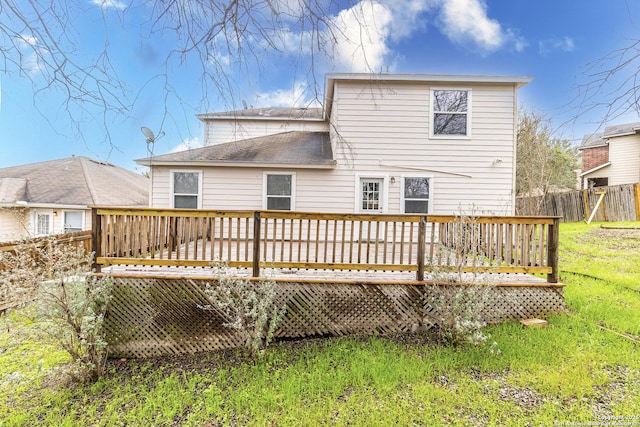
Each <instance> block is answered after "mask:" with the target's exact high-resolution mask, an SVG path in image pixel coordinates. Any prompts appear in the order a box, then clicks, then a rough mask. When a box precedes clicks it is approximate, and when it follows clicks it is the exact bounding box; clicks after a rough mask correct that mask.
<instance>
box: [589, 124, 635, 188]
mask: <svg viewBox="0 0 640 427" xmlns="http://www.w3.org/2000/svg"><path fill="white" fill-rule="evenodd" d="M580 151H581V153H582V173H581V174H580V177H581V178H582V188H591V187H604V186H608V185H621V184H635V183H637V182H640V123H628V124H624V125H617V126H609V127H607V128H605V130H604V132H602V133H596V134H591V135H586V136H585V137H584V138H583V140H582V146H581V147H580Z"/></svg>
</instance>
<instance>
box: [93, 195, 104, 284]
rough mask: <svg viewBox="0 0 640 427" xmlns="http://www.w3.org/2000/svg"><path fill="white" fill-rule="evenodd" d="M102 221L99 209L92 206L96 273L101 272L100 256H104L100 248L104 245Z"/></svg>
mask: <svg viewBox="0 0 640 427" xmlns="http://www.w3.org/2000/svg"><path fill="white" fill-rule="evenodd" d="M101 239H102V221H101V218H100V216H98V209H97V208H96V207H92V208H91V252H93V265H92V266H91V269H92V270H93V271H94V272H95V273H100V270H101V267H102V266H101V265H100V264H98V261H97V260H98V257H100V256H102V253H100V249H101V247H102V241H101Z"/></svg>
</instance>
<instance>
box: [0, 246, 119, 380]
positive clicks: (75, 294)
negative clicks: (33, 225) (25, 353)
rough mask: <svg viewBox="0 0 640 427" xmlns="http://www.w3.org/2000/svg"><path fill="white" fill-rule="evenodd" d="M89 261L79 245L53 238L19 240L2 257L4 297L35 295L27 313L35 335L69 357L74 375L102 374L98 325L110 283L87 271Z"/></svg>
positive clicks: (102, 347) (102, 348)
mask: <svg viewBox="0 0 640 427" xmlns="http://www.w3.org/2000/svg"><path fill="white" fill-rule="evenodd" d="M92 261H93V254H86V253H85V251H84V249H83V248H81V247H77V248H76V247H73V246H69V245H63V244H58V243H57V242H56V240H55V239H53V238H52V239H46V240H45V241H43V242H39V243H37V244H35V243H32V244H23V245H18V246H16V248H15V249H14V251H12V252H6V253H3V254H2V259H0V263H1V264H3V265H5V266H7V267H8V268H7V269H6V271H5V272H3V274H2V275H1V279H0V287H1V289H2V292H3V297H4V295H5V294H6V295H8V296H9V297H10V298H14V299H15V298H16V295H17V296H19V297H21V298H25V296H28V297H29V298H31V299H33V298H35V304H33V305H32V306H30V307H29V310H28V312H29V314H30V315H31V316H32V317H33V320H34V322H35V324H36V325H37V326H38V331H39V332H40V334H39V336H40V337H41V338H42V339H48V340H53V344H54V345H56V346H58V347H60V348H61V349H62V350H64V351H66V352H67V353H68V354H69V355H70V356H71V360H72V362H71V365H70V368H71V369H70V371H69V372H70V374H71V375H72V377H73V378H74V379H85V378H86V379H91V380H94V379H97V378H98V377H100V376H102V375H103V374H104V368H105V362H106V359H107V343H106V340H105V339H104V334H103V328H102V326H103V321H104V316H105V313H106V309H107V305H108V302H109V299H110V296H111V288H112V282H111V280H110V279H109V278H108V277H100V278H98V277H92V276H90V275H89V266H90V265H91V264H92Z"/></svg>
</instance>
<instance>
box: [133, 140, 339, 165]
mask: <svg viewBox="0 0 640 427" xmlns="http://www.w3.org/2000/svg"><path fill="white" fill-rule="evenodd" d="M136 162H137V163H139V164H141V165H146V166H149V165H150V164H153V165H158V164H185V163H191V164H194V163H195V164H203V165H218V166H252V165H295V166H300V167H304V166H307V167H333V166H334V165H335V164H336V161H335V160H334V159H333V150H332V149H331V140H330V138H329V132H302V131H290V132H283V133H278V134H275V135H267V136H261V137H257V138H250V139H245V140H242V141H236V142H227V143H223V144H215V145H210V146H207V147H202V148H195V149H192V150H186V151H178V152H176V153H169V154H164V155H160V156H154V157H153V158H149V157H147V158H144V159H139V160H136Z"/></svg>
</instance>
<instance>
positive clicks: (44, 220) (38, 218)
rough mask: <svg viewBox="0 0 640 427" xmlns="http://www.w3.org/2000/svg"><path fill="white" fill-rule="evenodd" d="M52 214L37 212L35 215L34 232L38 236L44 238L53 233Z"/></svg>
mask: <svg viewBox="0 0 640 427" xmlns="http://www.w3.org/2000/svg"><path fill="white" fill-rule="evenodd" d="M51 217H52V215H51V212H38V211H36V212H35V214H34V227H33V232H34V233H35V235H36V236H44V235H47V234H51V231H52V222H51Z"/></svg>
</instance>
